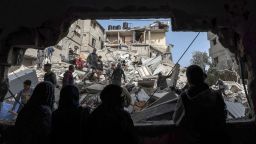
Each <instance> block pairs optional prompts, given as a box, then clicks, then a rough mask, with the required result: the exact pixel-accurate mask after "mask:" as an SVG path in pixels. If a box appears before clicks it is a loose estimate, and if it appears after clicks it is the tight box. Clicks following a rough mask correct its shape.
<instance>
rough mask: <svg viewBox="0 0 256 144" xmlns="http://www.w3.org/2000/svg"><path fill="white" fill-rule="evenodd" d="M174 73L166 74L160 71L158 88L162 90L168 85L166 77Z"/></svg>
mask: <svg viewBox="0 0 256 144" xmlns="http://www.w3.org/2000/svg"><path fill="white" fill-rule="evenodd" d="M171 76H172V75H168V76H164V75H163V74H162V73H161V72H160V73H158V78H157V88H159V89H160V90H163V89H165V88H167V87H168V85H167V82H166V79H167V78H169V77H171Z"/></svg>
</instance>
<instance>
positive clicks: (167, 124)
mask: <svg viewBox="0 0 256 144" xmlns="http://www.w3.org/2000/svg"><path fill="white" fill-rule="evenodd" d="M255 5H256V4H255V1H254V0H216V1H205V0H194V1H185V0H179V1H175V0H171V1H170V0H160V1H150V2H149V1H144V0H139V1H138V0H130V1H122V2H120V0H113V1H103V0H94V1H89V0H73V1H61V2H56V1H52V0H51V1H50V0H44V1H32V0H27V1H8V2H6V1H1V2H0V10H1V13H0V15H1V18H2V19H3V20H2V21H1V23H0V43H1V46H0V83H1V89H0V96H1V99H3V97H4V96H5V95H6V93H7V88H8V80H7V78H8V69H9V67H10V66H11V65H20V64H21V62H22V58H23V56H24V52H25V49H27V48H29V47H32V48H36V49H44V48H45V47H48V46H51V45H56V44H57V43H58V42H59V40H61V39H62V38H63V37H65V36H66V34H67V32H68V28H69V26H70V25H71V24H72V23H73V22H74V21H76V20H77V19H79V18H81V19H88V18H93V19H98V18H99V19H109V18H152V17H155V18H160V17H166V18H169V17H171V18H172V29H173V30H174V31H205V32H206V31H212V32H213V33H215V34H217V35H218V37H219V41H220V42H221V43H222V44H223V46H224V47H225V48H227V49H229V50H230V51H231V52H232V53H236V54H238V55H239V56H240V57H242V58H243V59H242V58H241V59H240V62H241V63H243V64H244V65H246V66H247V70H248V80H249V82H248V95H247V96H246V97H247V99H248V104H249V105H250V107H251V109H252V116H251V117H249V118H247V119H242V120H241V119H238V120H227V132H228V134H229V137H230V141H231V142H230V143H232V144H252V143H255V141H256V140H255V134H256V132H255V112H256V109H255V106H256V79H255V78H256V42H255V34H256V22H255V18H256V12H255ZM46 7H47V8H46ZM56 7H58V9H56ZM170 104H172V102H170ZM230 107H233V106H230ZM159 109H160V110H161V109H162V108H161V107H160V108H159ZM159 109H158V110H159ZM151 110H152V109H151ZM151 110H148V111H149V112H148V113H149V114H152V113H156V112H157V111H151ZM164 110H166V109H164ZM242 111H243V110H242ZM145 112H146V111H145ZM160 112H161V111H160ZM163 113H164V114H165V113H167V112H163ZM237 114H238V115H239V114H240V113H237ZM233 115H234V117H236V114H233ZM160 116H161V113H160ZM160 118H161V117H160ZM140 120H142V121H140V122H135V128H136V130H137V131H138V133H139V134H138V136H139V137H140V139H141V142H142V143H145V144H148V143H156V144H160V143H177V142H176V141H175V140H176V139H175V138H176V133H177V132H178V129H177V127H176V126H175V125H174V123H173V122H172V120H169V119H168V120H166V119H164V120H162V121H161V120H159V117H157V119H156V118H155V117H154V118H152V119H149V120H148V121H146V122H145V121H144V120H143V118H142V119H140ZM8 126H9V125H8V124H1V137H2V136H4V132H5V131H4V128H6V127H8ZM220 143H221V142H220Z"/></svg>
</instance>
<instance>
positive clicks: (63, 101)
mask: <svg viewBox="0 0 256 144" xmlns="http://www.w3.org/2000/svg"><path fill="white" fill-rule="evenodd" d="M88 115H89V110H88V109H82V108H81V107H79V91H78V89H77V87H75V86H73V85H67V86H65V87H63V88H62V89H61V91H60V100H59V107H58V109H57V110H56V111H54V112H53V114H52V143H53V144H56V143H68V142H70V143H77V144H79V143H80V138H81V137H80V134H81V128H83V124H85V123H86V121H84V120H85V119H86V117H87V116H88Z"/></svg>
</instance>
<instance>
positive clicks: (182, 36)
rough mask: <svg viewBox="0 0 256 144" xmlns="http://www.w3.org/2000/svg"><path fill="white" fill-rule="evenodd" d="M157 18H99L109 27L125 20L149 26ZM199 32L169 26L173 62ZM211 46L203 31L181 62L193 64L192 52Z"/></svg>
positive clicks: (167, 37) (167, 34)
mask: <svg viewBox="0 0 256 144" xmlns="http://www.w3.org/2000/svg"><path fill="white" fill-rule="evenodd" d="M161 20H163V22H168V21H169V19H161ZM154 21H155V19H137V20H134V19H132V20H120V19H119V20H98V22H99V23H100V24H101V25H102V26H103V27H104V28H105V29H107V27H108V25H121V26H122V24H123V22H128V23H132V26H133V27H136V26H148V25H149V24H151V23H153V22H154ZM196 35H197V32H173V31H172V30H171V26H170V27H169V31H168V32H167V33H166V43H167V45H169V44H173V45H174V47H173V49H172V56H173V62H174V63H176V62H177V60H178V59H179V58H180V56H181V55H182V53H183V52H184V51H185V50H186V48H187V47H188V46H189V44H190V43H191V41H192V40H193V39H194V38H195V36H196ZM209 48H210V42H209V41H208V40H207V33H206V32H201V33H200V35H199V36H198V38H197V39H196V40H195V42H194V43H193V44H192V46H191V47H190V49H189V50H188V51H187V53H186V54H185V55H184V56H183V58H182V59H181V60H180V62H179V64H180V65H181V66H183V67H187V66H189V65H190V64H191V58H192V54H193V52H195V51H202V52H207V53H208V49H209Z"/></svg>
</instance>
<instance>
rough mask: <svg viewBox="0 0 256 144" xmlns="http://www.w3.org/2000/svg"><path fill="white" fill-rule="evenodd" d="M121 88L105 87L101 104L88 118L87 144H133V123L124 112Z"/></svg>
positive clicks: (134, 141)
mask: <svg viewBox="0 0 256 144" xmlns="http://www.w3.org/2000/svg"><path fill="white" fill-rule="evenodd" d="M121 93H122V88H121V87H120V86H117V85H108V86H106V87H105V88H104V89H103V91H102V92H101V94H100V98H101V101H102V104H101V105H100V106H98V107H97V108H96V109H95V110H94V111H93V112H92V114H91V115H90V116H89V121H88V122H89V123H88V127H87V132H88V134H87V138H86V140H87V143H89V144H92V143H93V144H99V143H111V144H134V143H137V138H136V137H135V134H134V125H133V121H132V119H131V117H130V115H129V113H127V112H126V111H125V110H124V106H123V103H124V102H123V98H122V97H121Z"/></svg>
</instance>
